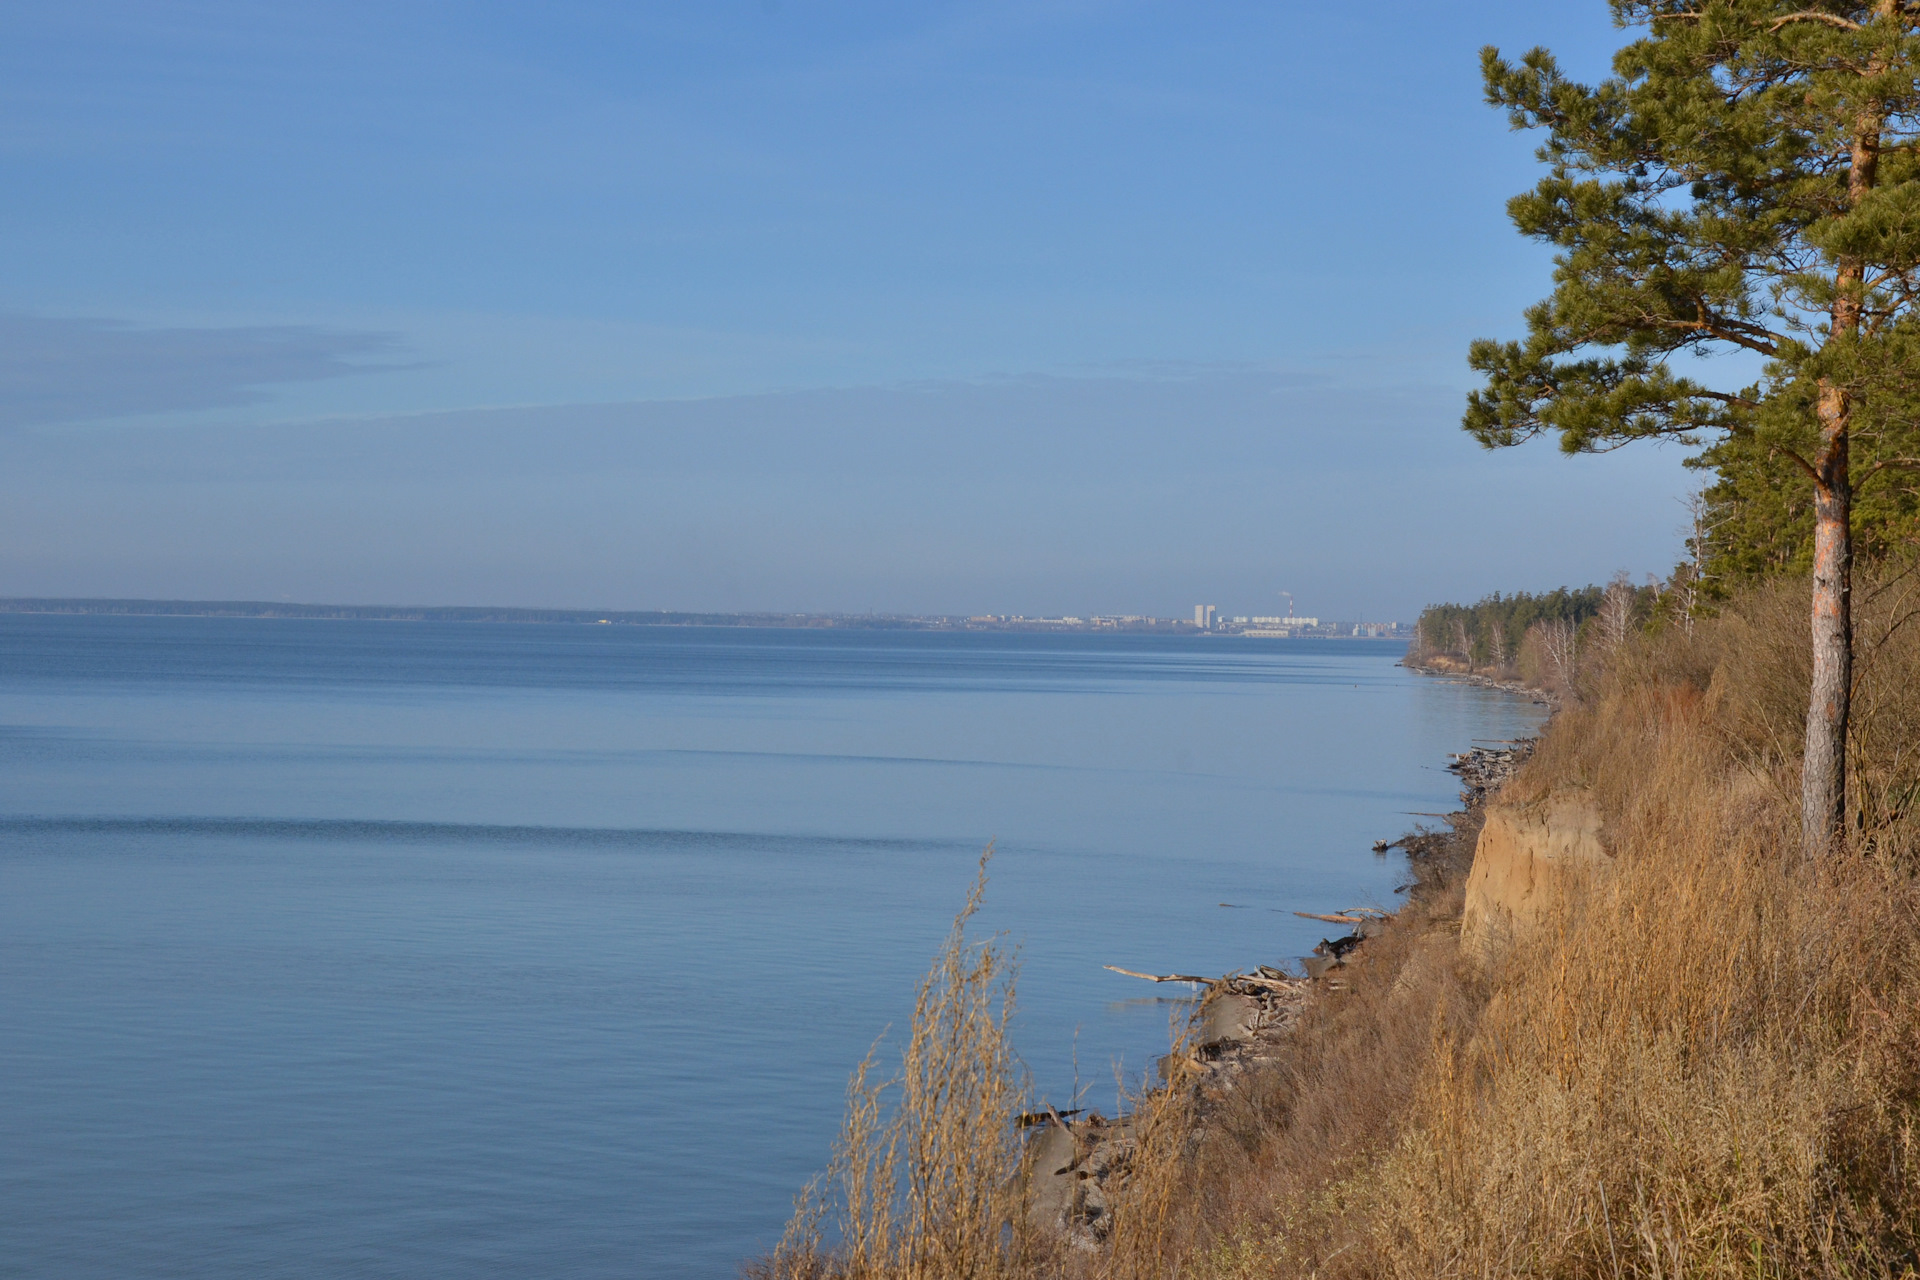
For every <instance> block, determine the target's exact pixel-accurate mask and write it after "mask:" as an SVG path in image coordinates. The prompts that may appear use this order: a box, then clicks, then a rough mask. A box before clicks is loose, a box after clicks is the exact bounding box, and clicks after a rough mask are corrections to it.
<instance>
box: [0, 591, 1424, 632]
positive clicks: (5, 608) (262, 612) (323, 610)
mask: <svg viewBox="0 0 1920 1280" xmlns="http://www.w3.org/2000/svg"><path fill="white" fill-rule="evenodd" d="M7 613H20V614H52V615H62V616H93V617H133V618H261V619H311V620H320V621H353V622H489V623H522V624H539V625H576V626H596V625H598V626H639V627H757V628H780V627H786V628H804V629H837V630H847V631H1014V632H1094V633H1105V632H1130V633H1140V634H1148V635H1208V636H1220V637H1222V638H1226V637H1231V636H1239V635H1241V634H1242V633H1240V632H1223V631H1217V630H1209V629H1207V628H1203V627H1200V626H1198V625H1196V624H1195V623H1194V622H1193V621H1192V620H1190V619H1186V618H1152V617H1147V616H1145V615H1136V614H1116V615H1112V616H1105V615H1099V616H1090V617H1085V618H1080V617H1072V616H1068V617H1058V618H1038V617H1036V618H1029V617H1024V616H1021V615H1018V614H995V615H966V614H905V613H693V612H684V611H672V610H618V609H614V610H609V609H523V608H509V607H497V608H496V607H492V606H486V605H357V604H296V603H292V602H285V601H281V602H276V601H271V600H115V599H63V598H53V597H12V598H4V599H0V614H7ZM1359 628H1364V630H1358V629H1359ZM1248 634H1250V636H1251V637H1252V638H1255V639H1258V638H1263V637H1270V636H1271V635H1273V634H1281V635H1289V634H1290V635H1291V636H1294V637H1298V638H1302V639H1340V640H1380V641H1385V642H1389V643H1396V642H1397V643H1405V641H1406V638H1407V636H1408V635H1409V634H1411V633H1410V632H1409V631H1408V629H1407V628H1406V627H1405V625H1404V624H1401V623H1365V622H1330V623H1327V624H1325V625H1323V626H1316V627H1313V628H1293V629H1290V630H1289V631H1288V632H1283V633H1269V632H1262V631H1258V630H1255V631H1253V632H1251V633H1248Z"/></svg>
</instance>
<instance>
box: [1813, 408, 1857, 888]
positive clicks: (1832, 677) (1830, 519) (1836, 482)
mask: <svg viewBox="0 0 1920 1280" xmlns="http://www.w3.org/2000/svg"><path fill="white" fill-rule="evenodd" d="M1849 408H1850V406H1849V405H1848V403H1847V396H1846V393H1845V392H1844V391H1842V390H1840V389H1838V388H1835V387H1832V386H1822V388H1821V391H1820V405H1819V412H1820V426H1821V436H1822V442H1821V445H1822V447H1821V450H1820V456H1819V458H1818V460H1817V463H1818V465H1817V466H1816V467H1815V471H1816V473H1817V474H1816V476H1815V478H1814V499H1813V512H1814V516H1813V689H1812V693H1811V696H1810V697H1809V698H1808V700H1807V745H1806V752H1805V755H1804V757H1803V761H1802V764H1801V773H1800V839H1801V845H1802V847H1803V849H1804V851H1805V852H1806V854H1807V856H1808V857H1810V858H1812V857H1823V856H1826V855H1829V854H1832V853H1837V852H1838V851H1839V849H1840V843H1841V841H1842V839H1843V838H1844V835H1845V830H1846V817H1847V713H1848V702H1849V701H1850V699H1851V697H1852V694H1853V600H1852V585H1853V522H1852V514H1851V509H1852V505H1853V487H1852V483H1851V480H1850V477H1849V476H1848V473H1847V425H1848V423H1847V419H1848V417H1849V416H1850V414H1849Z"/></svg>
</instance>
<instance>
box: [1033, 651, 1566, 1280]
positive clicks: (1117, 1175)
mask: <svg viewBox="0 0 1920 1280" xmlns="http://www.w3.org/2000/svg"><path fill="white" fill-rule="evenodd" d="M1449 674H1450V673H1449ZM1482 682H1483V683H1489V684H1491V683H1492V682H1491V681H1482ZM1494 687H1505V686H1499V685H1495V686H1494ZM1516 692H1526V693H1529V694H1530V695H1531V694H1532V693H1533V692H1535V691H1526V690H1516ZM1534 742H1535V739H1531V738H1528V739H1522V740H1518V741H1515V742H1511V743H1503V744H1499V745H1496V746H1486V747H1471V748H1469V749H1468V750H1466V751H1462V752H1458V753H1456V754H1454V755H1451V756H1450V757H1449V761H1448V764H1447V769H1448V771H1449V772H1451V773H1453V774H1455V775H1456V776H1457V777H1458V778H1459V779H1460V781H1461V783H1462V787H1461V791H1460V803H1461V806H1462V807H1461V808H1460V809H1459V810H1457V811H1455V812H1452V813H1449V814H1446V815H1444V816H1443V818H1442V821H1443V822H1444V823H1445V824H1446V825H1445V826H1444V827H1443V828H1438V829H1427V828H1421V829H1416V830H1415V831H1412V832H1410V833H1408V834H1406V835H1403V836H1400V837H1399V838H1398V839H1395V840H1389V841H1381V842H1379V843H1377V844H1375V845H1374V851H1375V852H1376V853H1385V852H1386V851H1387V850H1389V849H1396V848H1397V849H1400V850H1402V851H1403V852H1404V853H1405V854H1406V855H1407V861H1408V867H1409V870H1410V872H1411V876H1412V878H1411V880H1410V881H1409V882H1408V884H1406V885H1404V886H1402V887H1403V888H1405V889H1406V890H1407V891H1408V901H1407V903H1406V905H1405V906H1403V907H1402V908H1401V909H1400V910H1399V911H1398V912H1393V913H1387V912H1382V911H1377V910H1373V909H1366V908H1361V909H1354V908H1349V909H1346V910H1342V911H1335V912H1328V913H1326V914H1319V913H1314V912H1305V911H1301V912H1296V913H1295V914H1296V915H1300V916H1304V917H1306V918H1308V919H1314V920H1324V921H1326V922H1328V923H1331V924H1341V925H1345V926H1347V931H1346V932H1344V933H1342V934H1339V935H1338V936H1335V937H1329V938H1322V939H1321V940H1320V943H1319V945H1318V946H1316V947H1315V948H1314V949H1313V954H1312V955H1309V956H1305V957H1302V958H1301V960H1300V968H1301V970H1302V971H1303V972H1301V973H1297V974H1296V973H1292V972H1289V971H1288V970H1287V969H1284V968H1278V967H1275V966H1272V965H1260V966H1258V967H1256V968H1254V969H1252V970H1251V971H1248V972H1244V973H1229V974H1224V975H1221V976H1219V977H1205V976H1202V975H1197V974H1178V973H1174V974H1151V973H1137V972H1134V971H1133V970H1128V969H1119V968H1117V967H1115V966H1111V965H1110V966H1108V967H1109V968H1110V969H1113V970H1114V972H1117V973H1123V974H1126V975H1127V976H1129V977H1135V978H1141V979H1144V980H1147V981H1150V982H1156V983H1164V982H1184V983H1188V984H1190V985H1192V986H1193V987H1195V988H1197V989H1200V990H1201V992H1202V994H1201V996H1200V999H1199V1003H1198V1005H1197V1006H1196V1007H1195V1009H1194V1011H1193V1014H1192V1016H1191V1017H1190V1019H1189V1021H1188V1025H1187V1031H1186V1034H1185V1035H1184V1036H1182V1037H1181V1039H1180V1041H1179V1042H1178V1043H1176V1044H1175V1046H1174V1049H1173V1052H1172V1053H1170V1054H1168V1055H1167V1056H1166V1057H1165V1058H1163V1059H1161V1062H1160V1074H1161V1078H1162V1080H1163V1081H1164V1082H1165V1083H1164V1084H1163V1085H1162V1089H1164V1090H1166V1091H1180V1092H1181V1093H1183V1094H1184V1098H1183V1101H1185V1102H1187V1103H1189V1104H1190V1105H1191V1107H1192V1115H1193V1117H1194V1120H1193V1124H1194V1125H1195V1126H1196V1127H1198V1128H1205V1127H1206V1126H1207V1124H1208V1123H1209V1120H1210V1118H1211V1117H1213V1116H1215V1115H1218V1114H1220V1113H1221V1112H1222V1110H1223V1109H1224V1108H1225V1107H1227V1106H1228V1105H1229V1104H1230V1103H1231V1102H1232V1101H1233V1100H1234V1095H1235V1093H1236V1091H1238V1090H1239V1089H1241V1088H1242V1087H1243V1085H1244V1084H1245V1083H1246V1082H1247V1081H1248V1080H1250V1079H1251V1078H1252V1077H1253V1076H1254V1075H1255V1074H1256V1073H1257V1072H1259V1071H1260V1070H1261V1069H1262V1068H1265V1067H1268V1066H1272V1065H1276V1064H1278V1063H1280V1062H1281V1060H1282V1059H1283V1057H1284V1056H1285V1052H1286V1045H1287V1040H1288V1036H1289V1034H1290V1033H1291V1032H1292V1031H1293V1029H1294V1028H1295V1027H1296V1026H1297V1025H1298V1024H1299V1022H1300V1019H1301V1018H1302V1017H1303V1016H1304V1015H1305V1013H1306V1012H1307V1010H1308V1008H1309V1006H1310V1005H1312V1004H1313V1003H1314V1002H1316V1001H1321V1000H1326V999H1329V998H1332V997H1333V996H1334V995H1335V994H1336V993H1339V992H1341V991H1344V990H1346V989H1347V983H1346V982H1345V981H1344V980H1343V977H1342V971H1343V970H1344V969H1346V968H1347V967H1348V965H1349V964H1351V963H1353V962H1355V961H1357V960H1359V959H1361V958H1363V957H1364V955H1365V948H1366V947H1367V945H1368V944H1369V942H1371V941H1372V940H1373V939H1376V938H1379V937H1380V936H1382V935H1383V934H1384V933H1386V932H1387V931H1389V930H1393V929H1402V928H1429V927H1432V926H1433V920H1434V915H1435V912H1436V910H1440V909H1442V906H1443V904H1444V903H1445V901H1446V899H1447V897H1448V895H1449V894H1450V893H1451V891H1452V890H1453V889H1454V888H1455V887H1457V886H1459V885H1461V884H1463V883H1464V882H1465V880H1466V877H1467V874H1468V872H1469V870H1470V869H1471V867H1472V862H1473V851H1474V845H1475V842H1476V840H1477V838H1478V835H1479V831H1480V827H1481V825H1482V823H1483V822H1484V820H1485V810H1486V806H1487V803H1488V801H1489V799H1490V798H1491V797H1492V796H1493V795H1494V794H1495V793H1496V792H1498V791H1499V789H1500V788H1501V787H1502V786H1503V785H1505V783H1506V782H1507V780H1508V779H1509V778H1511V777H1512V776H1513V775H1514V773H1515V772H1517V771H1518V770H1519V768H1520V767H1521V765H1522V764H1524V763H1525V762H1526V759H1527V757H1528V756H1529V755H1530V754H1531V753H1532V750H1533V746H1534ZM1138 1114H1139V1112H1138V1110H1137V1109H1136V1112H1135V1114H1134V1115H1128V1116H1121V1117H1117V1118H1113V1119H1109V1118H1107V1117H1105V1116H1103V1115H1102V1114H1101V1113H1100V1112H1098V1111H1086V1112H1081V1111H1073V1112H1066V1113H1062V1112H1060V1111H1058V1110H1056V1109H1054V1108H1053V1107H1048V1108H1046V1109H1045V1110H1044V1111H1041V1112H1036V1113H1033V1114H1029V1115H1025V1116H1022V1117H1020V1124H1021V1126H1022V1127H1023V1128H1024V1129H1027V1130H1029V1137H1028V1140H1027V1166H1026V1167H1027V1169H1028V1171H1029V1172H1028V1175H1027V1176H1028V1179H1029V1192H1030V1194H1029V1197H1028V1205H1029V1213H1030V1214H1031V1215H1032V1218H1033V1221H1034V1223H1035V1225H1036V1226H1039V1227H1040V1228H1042V1229H1043V1230H1044V1231H1046V1232H1048V1233H1049V1234H1056V1235H1057V1236H1058V1237H1059V1238H1061V1239H1063V1240H1064V1241H1065V1242H1066V1243H1067V1244H1068V1245H1069V1246H1070V1247H1073V1248H1076V1249H1081V1250H1095V1249H1098V1248H1099V1247H1100V1246H1101V1244H1102V1242H1103V1241H1104V1240H1105V1238H1106V1235H1107V1231H1108V1229H1109V1227H1110V1226H1111V1223H1112V1202H1113V1200H1114V1199H1115V1197H1117V1196H1118V1195H1120V1194H1121V1193H1122V1192H1123V1191H1124V1189H1125V1187H1126V1184H1127V1179H1128V1176H1129V1174H1130V1172H1131V1169H1132V1165H1133V1162H1134V1157H1135V1155H1136V1153H1137V1150H1138V1144H1139V1134H1138V1133H1137V1132H1136V1122H1137V1116H1138Z"/></svg>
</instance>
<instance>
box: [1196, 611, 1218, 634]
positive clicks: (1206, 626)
mask: <svg viewBox="0 0 1920 1280" xmlns="http://www.w3.org/2000/svg"><path fill="white" fill-rule="evenodd" d="M1215 607H1216V606H1214V605H1210V604H1197V605H1195V606H1193V625H1194V626H1196V627H1199V628H1200V629H1201V630H1202V631H1211V630H1213V611H1214V609H1215Z"/></svg>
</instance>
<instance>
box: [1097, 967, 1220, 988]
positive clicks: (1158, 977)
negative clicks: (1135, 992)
mask: <svg viewBox="0 0 1920 1280" xmlns="http://www.w3.org/2000/svg"><path fill="white" fill-rule="evenodd" d="M1100 967H1101V968H1102V969H1111V970H1113V971H1114V972H1115V973H1124V974H1126V975H1127V976H1128V977H1129V978H1145V979H1146V980H1147V981H1148V982H1194V983H1198V984H1199V985H1201V986H1203V987H1210V986H1212V985H1213V984H1214V983H1216V982H1218V981H1220V979H1218V978H1202V977H1200V976H1199V975H1198V974H1193V973H1140V972H1138V971H1136V970H1133V969H1122V968H1121V967H1120V966H1119V965H1117V964H1103V965H1101V966H1100Z"/></svg>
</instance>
